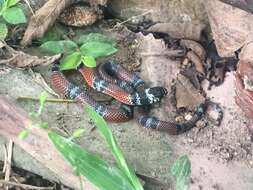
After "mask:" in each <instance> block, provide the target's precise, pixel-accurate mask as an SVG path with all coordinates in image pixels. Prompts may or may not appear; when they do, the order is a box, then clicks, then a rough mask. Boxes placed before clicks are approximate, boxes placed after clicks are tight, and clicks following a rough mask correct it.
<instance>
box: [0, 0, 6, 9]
mask: <svg viewBox="0 0 253 190" xmlns="http://www.w3.org/2000/svg"><path fill="white" fill-rule="evenodd" d="M4 3H5V1H4V0H0V9H2V8H3V5H4ZM1 11H2V10H1Z"/></svg>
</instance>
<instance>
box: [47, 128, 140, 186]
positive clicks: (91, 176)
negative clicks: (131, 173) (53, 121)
mask: <svg viewBox="0 0 253 190" xmlns="http://www.w3.org/2000/svg"><path fill="white" fill-rule="evenodd" d="M48 136H49V138H50V139H51V141H52V142H53V144H54V145H55V147H56V148H57V150H58V151H60V152H61V154H62V155H63V156H64V158H65V159H66V160H67V161H68V162H69V163H70V164H71V165H72V167H73V169H74V170H75V173H77V174H81V175H83V176H84V177H85V178H86V179H88V180H89V181H90V182H91V183H93V184H94V185H95V186H97V187H98V188H99V189H100V190H136V189H134V188H133V187H132V185H131V184H130V183H129V182H128V179H127V178H126V177H125V175H124V174H123V173H122V172H121V171H120V170H119V169H117V168H115V167H113V166H110V165H109V164H108V163H106V162H105V161H104V160H102V159H101V158H99V157H98V156H96V155H94V154H92V153H90V152H88V151H86V150H84V149H82V148H81V147H80V146H79V145H77V144H75V143H73V142H72V141H69V140H68V139H66V138H63V137H61V136H60V135H58V134H57V133H54V132H52V131H50V132H49V133H48Z"/></svg>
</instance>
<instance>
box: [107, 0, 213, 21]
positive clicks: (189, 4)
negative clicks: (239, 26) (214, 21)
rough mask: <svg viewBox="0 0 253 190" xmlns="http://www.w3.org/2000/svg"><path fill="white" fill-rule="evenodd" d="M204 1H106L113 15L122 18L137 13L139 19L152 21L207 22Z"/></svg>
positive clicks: (127, 17)
mask: <svg viewBox="0 0 253 190" xmlns="http://www.w3.org/2000/svg"><path fill="white" fill-rule="evenodd" d="M204 3H205V1H204V0H195V1H191V0H184V1H178V0H170V1H168V0H159V1H153V0H135V1H134V0H127V1H126V0H111V1H109V2H108V7H109V9H111V10H112V12H113V14H114V16H117V17H121V18H123V19H129V18H131V17H133V16H137V15H139V16H138V19H139V20H152V21H153V22H174V23H182V22H194V21H198V22H202V23H208V20H207V15H206V11H205V9H204ZM143 14H144V15H143ZM140 15H143V16H140Z"/></svg>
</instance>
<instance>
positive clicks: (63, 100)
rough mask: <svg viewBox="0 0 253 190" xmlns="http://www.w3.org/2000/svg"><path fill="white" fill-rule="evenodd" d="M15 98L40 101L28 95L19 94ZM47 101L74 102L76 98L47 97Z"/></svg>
mask: <svg viewBox="0 0 253 190" xmlns="http://www.w3.org/2000/svg"><path fill="white" fill-rule="evenodd" d="M17 100H31V101H40V99H39V98H35V97H28V96H20V97H18V98H17ZM46 101H47V102H60V103H76V102H77V100H70V99H59V98H47V99H46Z"/></svg>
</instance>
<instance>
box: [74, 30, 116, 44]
mask: <svg viewBox="0 0 253 190" xmlns="http://www.w3.org/2000/svg"><path fill="white" fill-rule="evenodd" d="M88 42H104V43H108V44H111V45H113V46H115V45H116V43H115V42H114V41H113V40H112V39H110V38H108V37H107V36H105V35H103V34H100V33H90V34H87V35H82V36H80V38H79V39H78V40H77V44H78V45H80V46H81V45H83V44H84V43H88Z"/></svg>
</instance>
